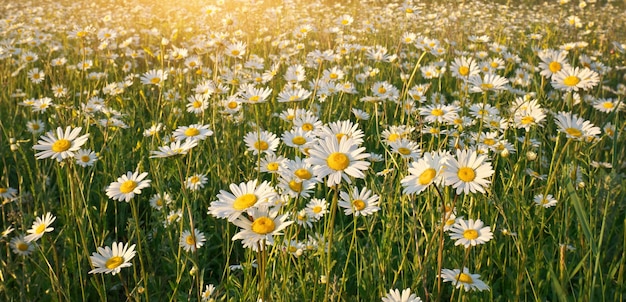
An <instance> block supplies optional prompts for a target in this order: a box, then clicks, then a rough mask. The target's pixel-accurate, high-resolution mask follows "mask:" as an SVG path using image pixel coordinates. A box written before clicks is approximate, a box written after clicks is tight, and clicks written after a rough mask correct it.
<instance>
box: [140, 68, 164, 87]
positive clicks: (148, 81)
mask: <svg viewBox="0 0 626 302" xmlns="http://www.w3.org/2000/svg"><path fill="white" fill-rule="evenodd" d="M140 80H141V84H144V85H157V86H162V85H163V82H164V81H165V80H167V72H165V71H163V70H155V69H152V70H150V71H147V72H145V73H144V74H143V75H142V76H141V78H140Z"/></svg>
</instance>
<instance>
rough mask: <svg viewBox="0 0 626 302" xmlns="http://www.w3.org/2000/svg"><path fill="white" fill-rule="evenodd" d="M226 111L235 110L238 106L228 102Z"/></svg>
mask: <svg viewBox="0 0 626 302" xmlns="http://www.w3.org/2000/svg"><path fill="white" fill-rule="evenodd" d="M227 106H228V109H237V106H239V104H237V102H235V101H232V102H228V105H227Z"/></svg>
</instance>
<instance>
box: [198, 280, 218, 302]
mask: <svg viewBox="0 0 626 302" xmlns="http://www.w3.org/2000/svg"><path fill="white" fill-rule="evenodd" d="M214 291H215V286H214V285H213V284H208V285H206V287H205V288H204V291H202V295H201V297H202V302H209V301H211V295H212V294H213V292H214Z"/></svg>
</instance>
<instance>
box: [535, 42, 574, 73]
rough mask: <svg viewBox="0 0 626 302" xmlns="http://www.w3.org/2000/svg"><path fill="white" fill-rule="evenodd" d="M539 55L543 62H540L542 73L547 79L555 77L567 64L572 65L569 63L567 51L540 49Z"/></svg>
mask: <svg viewBox="0 0 626 302" xmlns="http://www.w3.org/2000/svg"><path fill="white" fill-rule="evenodd" d="M538 55H539V59H540V60H541V63H539V69H541V73H540V74H541V75H542V76H544V77H545V78H546V79H549V78H551V77H553V76H554V75H555V74H556V73H557V72H559V71H561V70H562V69H563V68H564V67H566V66H567V67H571V66H570V65H569V64H568V63H567V52H566V51H562V50H553V49H547V50H543V51H540V52H539V53H538Z"/></svg>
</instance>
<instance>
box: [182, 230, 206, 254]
mask: <svg viewBox="0 0 626 302" xmlns="http://www.w3.org/2000/svg"><path fill="white" fill-rule="evenodd" d="M205 241H206V238H205V237H204V234H203V233H202V232H200V231H198V230H197V229H193V234H191V232H190V231H189V230H185V231H183V233H182V234H181V235H180V242H179V243H180V246H181V247H182V248H183V249H184V250H185V251H187V252H195V251H196V250H197V249H199V248H201V247H202V246H203V245H204V242H205Z"/></svg>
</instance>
